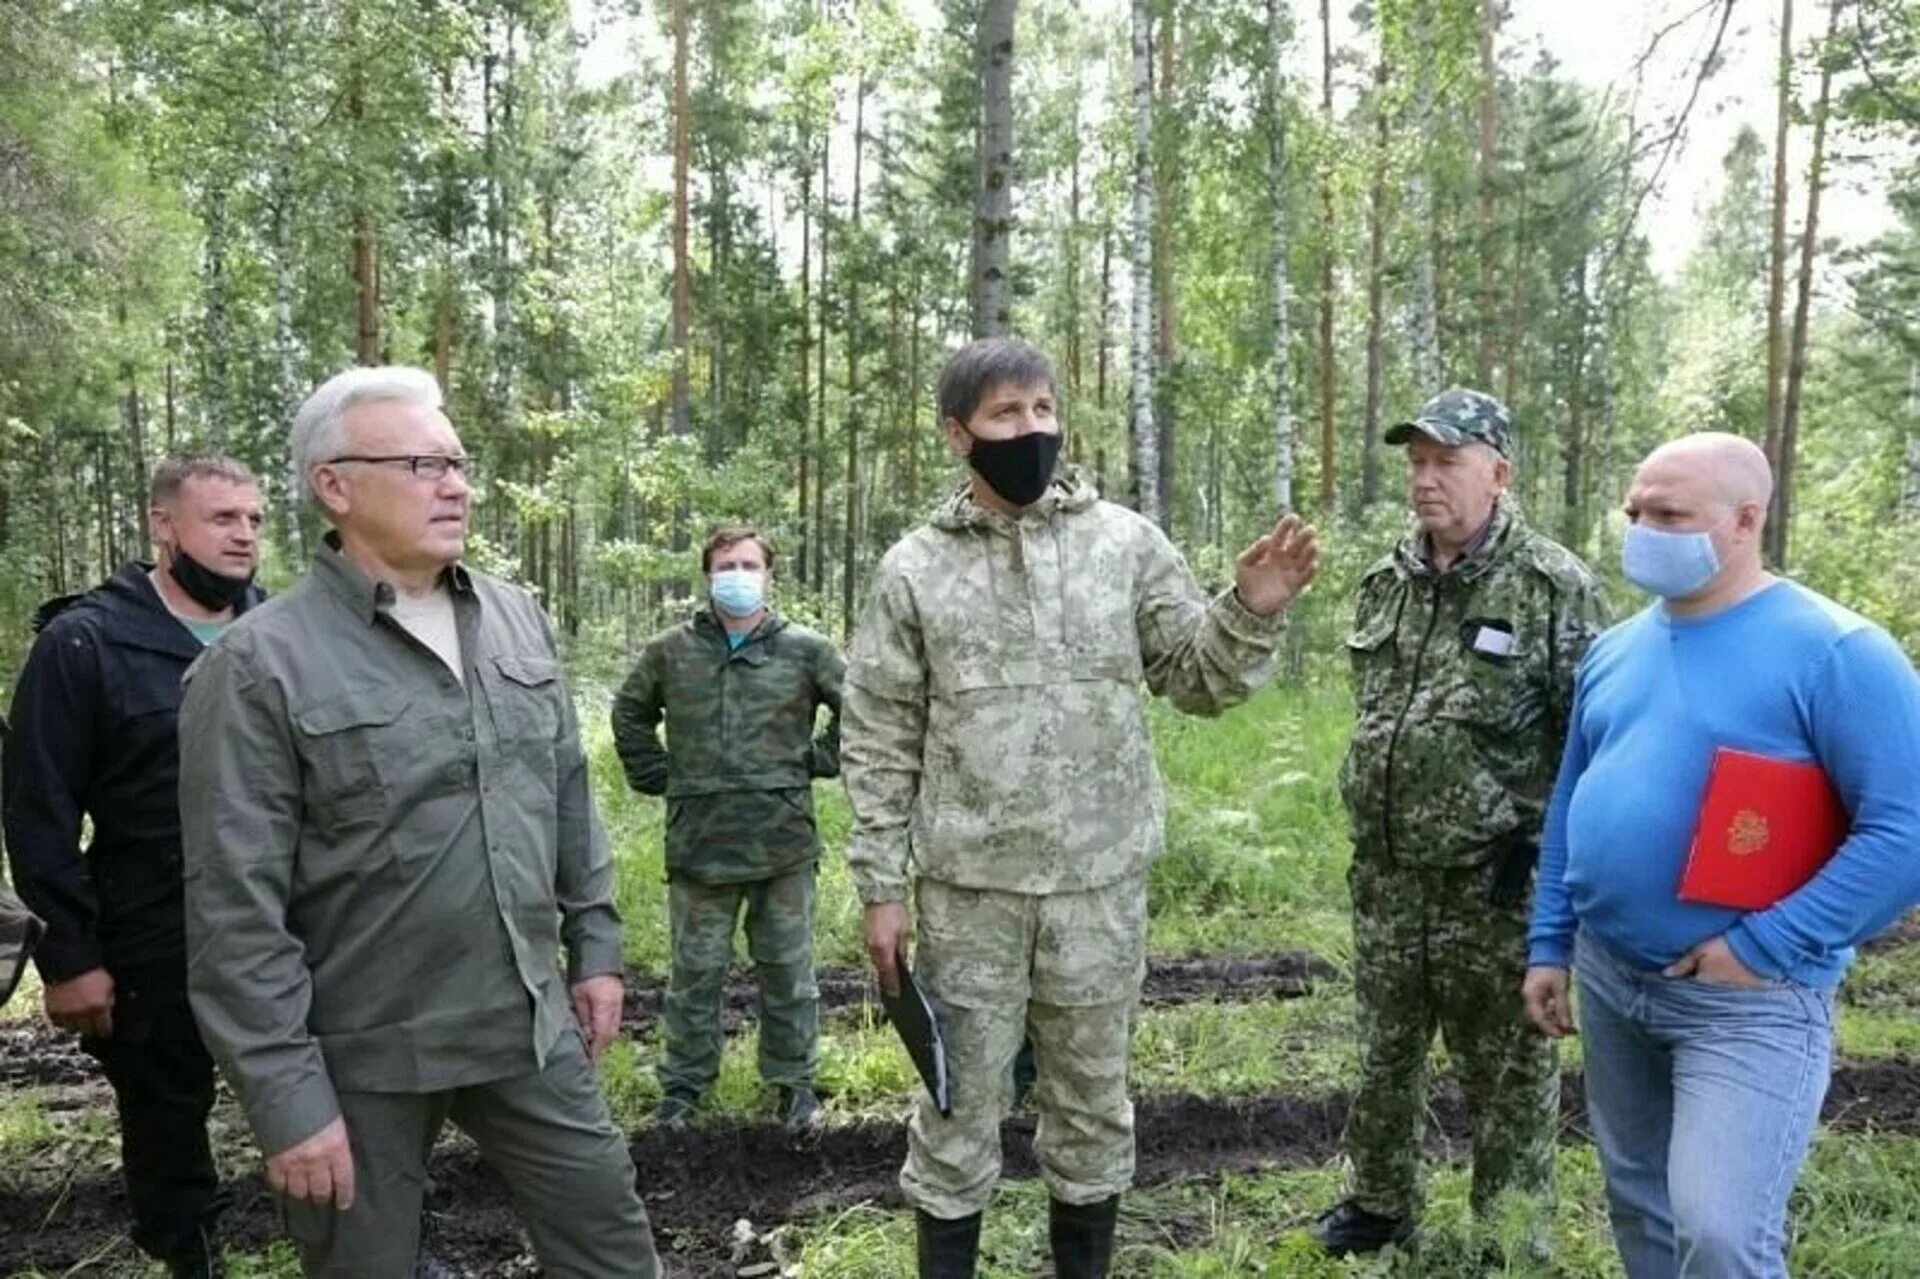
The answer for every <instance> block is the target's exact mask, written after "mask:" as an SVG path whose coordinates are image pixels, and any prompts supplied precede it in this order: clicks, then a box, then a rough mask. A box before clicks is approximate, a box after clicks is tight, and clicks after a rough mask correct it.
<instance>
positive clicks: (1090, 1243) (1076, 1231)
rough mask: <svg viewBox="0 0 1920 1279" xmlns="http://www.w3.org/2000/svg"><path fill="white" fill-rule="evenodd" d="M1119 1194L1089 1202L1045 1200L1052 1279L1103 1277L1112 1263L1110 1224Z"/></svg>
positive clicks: (1116, 1212)
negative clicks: (1076, 1202) (1051, 1260)
mask: <svg viewBox="0 0 1920 1279" xmlns="http://www.w3.org/2000/svg"><path fill="white" fill-rule="evenodd" d="M1119 1219H1120V1196H1119V1195H1109V1196H1107V1197H1106V1198H1105V1199H1102V1200H1099V1201H1098V1202H1096V1203H1090V1204H1070V1203H1062V1202H1061V1201H1060V1200H1058V1199H1053V1200H1049V1201H1048V1203H1047V1239H1048V1241H1049V1242H1050V1243H1052V1245H1053V1273H1054V1277H1055V1279H1107V1269H1108V1267H1110V1266H1111V1265H1112V1264H1113V1227H1114V1223H1115V1222H1117V1221H1118V1220H1119Z"/></svg>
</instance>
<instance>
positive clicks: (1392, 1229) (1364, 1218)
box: [1307, 1199, 1413, 1257]
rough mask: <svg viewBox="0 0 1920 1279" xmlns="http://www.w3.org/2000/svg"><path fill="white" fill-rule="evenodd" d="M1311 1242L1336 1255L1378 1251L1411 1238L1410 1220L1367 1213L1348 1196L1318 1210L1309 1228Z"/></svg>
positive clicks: (1344, 1255)
mask: <svg viewBox="0 0 1920 1279" xmlns="http://www.w3.org/2000/svg"><path fill="white" fill-rule="evenodd" d="M1307 1233H1308V1234H1310V1235H1312V1236H1313V1238H1314V1242H1316V1243H1318V1244H1319V1245H1320V1246H1321V1247H1322V1248H1325V1249H1326V1250H1327V1251H1328V1252H1330V1253H1332V1254H1333V1255H1334V1256H1336V1257H1350V1256H1354V1255H1356V1254H1361V1253H1369V1252H1379V1251H1380V1250H1381V1249H1382V1248H1384V1247H1386V1246H1387V1245H1388V1244H1403V1243H1408V1242H1410V1241H1411V1240H1412V1239H1413V1223H1412V1222H1411V1221H1408V1220H1406V1219H1405V1218H1403V1217H1383V1216H1381V1215H1380V1214H1379V1213H1377V1212H1368V1211H1367V1210H1366V1209H1365V1208H1362V1207H1361V1206H1360V1205H1359V1204H1357V1203H1355V1202H1354V1201H1353V1200H1351V1199H1349V1200H1347V1201H1346V1202H1345V1203H1340V1204H1335V1205H1334V1206H1333V1207H1331V1208H1329V1209H1327V1210H1326V1211H1325V1212H1323V1213H1321V1214H1320V1215H1319V1217H1317V1218H1316V1219H1315V1220H1314V1223H1313V1226H1312V1228H1311V1229H1309V1230H1308V1232H1307Z"/></svg>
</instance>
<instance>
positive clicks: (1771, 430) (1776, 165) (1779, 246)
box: [1765, 0, 1793, 470]
mask: <svg viewBox="0 0 1920 1279" xmlns="http://www.w3.org/2000/svg"><path fill="white" fill-rule="evenodd" d="M1778 72H1779V84H1778V95H1779V102H1778V106H1777V108H1776V113H1777V114H1776V122H1775V125H1774V133H1773V223H1772V234H1771V237H1770V238H1769V240H1768V250H1767V253H1768V257H1767V388H1766V436H1765V446H1766V451H1767V461H1768V462H1769V463H1771V464H1772V465H1773V467H1774V468H1775V469H1776V470H1778V469H1779V466H1780V422H1781V418H1782V416H1783V414H1782V409H1783V408H1784V407H1785V406H1784V404H1783V403H1782V399H1783V397H1782V394H1781V392H1782V389H1783V388H1782V385H1781V384H1782V381H1783V378H1784V373H1785V366H1786V354H1787V352H1786V323H1785V319H1786V316H1785V306H1786V297H1787V131H1788V126H1789V124H1790V123H1791V121H1792V118H1793V0H1780V65H1779V68H1778Z"/></svg>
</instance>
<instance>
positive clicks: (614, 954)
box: [567, 927, 621, 985]
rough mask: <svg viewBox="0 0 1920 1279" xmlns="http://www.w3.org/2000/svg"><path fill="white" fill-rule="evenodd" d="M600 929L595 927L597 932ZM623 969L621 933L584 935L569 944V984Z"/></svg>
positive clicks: (616, 930)
mask: <svg viewBox="0 0 1920 1279" xmlns="http://www.w3.org/2000/svg"><path fill="white" fill-rule="evenodd" d="M598 931H599V930H598V929H595V932H596V934H597V933H598ZM620 971H621V961H620V935H619V930H618V928H617V927H616V928H615V930H614V935H613V936H611V937H603V936H598V935H595V936H591V937H583V938H580V939H578V940H576V941H573V942H570V943H568V945H567V984H568V985H572V984H574V983H575V982H582V981H585V980H586V979H587V978H589V977H604V976H605V975H607V974H608V973H617V972H620Z"/></svg>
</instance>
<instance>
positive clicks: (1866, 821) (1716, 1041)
mask: <svg viewBox="0 0 1920 1279" xmlns="http://www.w3.org/2000/svg"><path fill="white" fill-rule="evenodd" d="M1772 487H1773V485H1772V476H1771V475H1770V473H1769V471H1768V469H1767V462H1766V458H1765V457H1764V456H1762V454H1761V452H1760V450H1759V449H1757V448H1755V447H1754V446H1753V445H1752V444H1751V443H1749V442H1747V441H1746V440H1743V439H1741V438H1739V437H1737V436H1731V435H1718V434H1702V435H1690V436H1687V437H1685V438H1683V439H1679V440H1675V441H1673V442H1672V443H1670V444H1667V445H1664V446H1662V447H1661V448H1659V449H1656V450H1655V451H1654V452H1653V454H1652V455H1651V456H1649V457H1648V458H1647V460H1646V461H1645V462H1643V463H1642V464H1641V466H1640V468H1639V470H1638V471H1637V472H1636V473H1635V474H1634V478H1633V486H1632V488H1631V489H1630V490H1629V491H1628V493H1627V501H1626V513H1627V518H1628V520H1629V521H1631V527H1629V528H1628V530H1627V536H1626V542H1625V546H1624V548H1623V553H1622V558H1623V562H1624V563H1623V566H1624V568H1625V571H1626V576H1627V578H1628V580H1630V581H1631V582H1633V583H1634V584H1635V585H1637V586H1639V587H1640V588H1641V589H1643V590H1645V591H1647V592H1648V593H1650V594H1652V595H1655V596H1657V597H1658V598H1657V599H1656V600H1655V601H1654V602H1653V603H1652V604H1651V605H1649V606H1648V607H1647V608H1646V609H1644V610H1642V611H1641V612H1640V613H1639V614H1637V615H1636V616H1634V617H1633V618H1632V619H1630V620H1629V621H1626V622H1623V623H1622V624H1620V625H1619V626H1616V627H1614V628H1613V629H1612V630H1610V631H1608V632H1606V633H1605V634H1604V635H1602V636H1601V637H1600V638H1599V640H1597V641H1596V642H1595V643H1594V645H1593V647H1592V648H1591V649H1590V650H1588V653H1587V656H1586V659H1585V660H1584V661H1583V662H1582V663H1581V667H1580V672H1579V677H1578V679H1577V681H1576V684H1575V695H1574V710H1573V722H1572V725H1571V727H1570V729H1569V731H1568V734H1567V746H1566V756H1565V759H1564V760H1563V761H1562V764H1561V769H1560V777H1559V781H1558V783H1557V785H1556V787H1555V790H1554V796H1553V802H1552V804H1551V805H1550V806H1549V808H1548V812H1547V825H1546V832H1545V835H1544V837H1543V838H1542V840H1541V846H1540V880H1539V885H1538V888H1537V890H1536V893H1535V897H1534V909H1533V923H1532V927H1531V929H1530V931H1529V935H1528V950H1529V957H1528V958H1529V964H1530V967H1529V969H1528V971H1527V978H1526V985H1525V997H1526V1003H1527V1012H1528V1015H1529V1016H1530V1017H1531V1018H1532V1020H1533V1022H1534V1024H1535V1025H1536V1026H1537V1027H1538V1028H1539V1029H1540V1030H1541V1032H1542V1033H1544V1034H1546V1035H1549V1036H1553V1037H1559V1036H1563V1035H1569V1034H1572V1033H1574V1014H1573V1009H1572V1007H1571V1005H1570V1003H1569V988H1570V984H1577V985H1578V987H1579V991H1580V1000H1579V1010H1578V1012H1579V1019H1578V1020H1579V1029H1580V1033H1581V1034H1582V1036H1583V1037H1584V1040H1585V1051H1584V1054H1583V1057H1584V1063H1585V1071H1586V1089H1587V1108H1588V1111H1589V1113H1590V1114H1591V1116H1592V1121H1593V1135H1594V1142H1595V1145H1596V1147H1597V1148H1598V1150H1599V1154H1600V1161H1601V1167H1602V1170H1603V1171H1604V1173H1605V1174H1606V1179H1607V1200H1608V1206H1609V1210H1610V1214H1611V1217H1612V1222H1613V1233H1614V1241H1615V1243H1616V1244H1617V1245H1618V1247H1619V1249H1620V1254H1621V1258H1622V1260H1623V1261H1624V1262H1625V1265H1626V1272H1627V1275H1628V1279H1676V1277H1678V1276H1685V1277H1688V1279H1694V1277H1698V1279H1774V1277H1776V1276H1785V1275H1786V1273H1787V1266H1786V1212H1787V1198H1788V1195H1789V1193H1790V1192H1791V1191H1792V1189H1793V1183H1794V1179H1795V1176H1796V1175H1797V1173H1798V1171H1799V1167H1800V1163H1801V1161H1802V1160H1803V1159H1804V1158H1805V1156H1806V1152H1807V1147H1808V1144H1809V1142H1810V1140H1811V1138H1812V1135H1813V1130H1814V1123H1815V1121H1816V1119H1817V1118H1818V1116H1819V1113H1820V1102H1821V1099H1822V1097H1823V1096H1824V1094H1825V1092H1826V1087H1827V1077H1828V1072H1829V1060H1830V1057H1831V1054H1832V1048H1833V991H1834V987H1835V986H1836V985H1837V984H1838V982H1839V980H1840V976H1841V974H1842V973H1843V972H1844V971H1845V970H1846V967H1847V965H1848V963H1849V962H1851V960H1852V959H1853V947H1854V946H1855V945H1856V944H1857V943H1858V942H1859V941H1860V940H1861V939H1862V938H1865V937H1869V936H1871V935H1872V934H1873V933H1875V932H1877V931H1879V930H1880V929H1881V928H1883V927H1885V926H1886V925H1887V924H1888V923H1890V922H1891V921H1893V920H1894V919H1895V918H1897V917H1898V916H1899V915H1901V914H1902V913H1903V912H1905V911H1906V910H1907V909H1908V908H1910V907H1911V906H1913V905H1914V903H1915V902H1916V901H1920V787H1917V786H1916V785H1915V783H1914V778H1915V777H1916V776H1920V680H1916V678H1915V676H1914V672H1913V667H1912V666H1911V665H1910V664H1909V663H1908V661H1907V658H1906V656H1905V655H1904V654H1903V653H1902V652H1901V651H1900V649H1899V647H1898V646H1897V645H1896V644H1895V643H1894V642H1893V640H1892V639H1891V638H1889V637H1888V635H1887V633H1886V632H1885V631H1883V630H1881V629H1880V628H1879V627H1878V626H1875V625H1873V624H1872V623H1871V622H1868V621H1867V620H1866V619H1864V618H1862V617H1860V616H1858V615H1856V614H1854V613H1851V612H1849V611H1848V610H1846V609H1844V608H1842V607H1840V606H1839V605H1838V604H1835V603H1834V602H1832V601H1831V600H1828V599H1826V598H1824V597H1822V596H1820V595H1817V594H1815V593H1814V592H1813V591H1810V590H1808V589H1806V588H1805V587H1803V586H1800V585H1799V584H1797V583H1794V582H1790V581H1782V580H1780V579H1778V578H1775V577H1774V576H1773V575H1772V574H1770V573H1768V572H1767V571H1766V570H1765V569H1764V568H1763V567H1762V566H1761V563H1760V532H1761V527H1762V525H1763V524H1764V523H1765V520H1766V511H1767V498H1768V496H1769V494H1770V492H1771V490H1772ZM1722 747H1726V748H1732V749H1736V750H1741V751H1747V752H1753V753H1757V754H1760V755H1765V756H1770V757H1772V758H1774V759H1778V760H1786V761H1795V762H1808V763H1813V764H1817V765H1818V766H1819V767H1820V768H1821V769H1822V770H1823V771H1824V772H1825V773H1826V775H1827V777H1828V779H1829V780H1830V781H1831V782H1832V784H1833V787H1834V790H1835V791H1836V792H1837V793H1838V795H1839V797H1840V799H1841V802H1842V803H1843V804H1844V806H1845V808H1846V810H1847V813H1848V814H1849V815H1850V817H1851V826H1850V831H1849V833H1848V835H1847V836H1846V838H1845V840H1844V842H1843V843H1841V845H1840V847H1839V849H1838V851H1837V852H1835V853H1834V855H1833V857H1832V859H1831V860H1830V861H1828V862H1827V863H1826V865H1825V867H1824V868H1823V869H1822V870H1821V871H1820V872H1819V873H1818V874H1817V875H1815V876H1814V878H1813V879H1812V880H1811V881H1810V882H1809V883H1807V884H1806V885H1805V886H1804V887H1802V888H1800V889H1799V890H1797V891H1795V892H1792V893H1789V894H1788V895H1786V896H1785V897H1782V898H1780V899H1779V900H1778V901H1777V902H1775V903H1774V904H1772V905H1771V906H1768V907H1766V908H1765V909H1760V910H1748V911H1743V910H1737V909H1731V908H1728V907H1723V906H1713V905H1705V904H1700V903H1698V902H1686V901H1682V900H1680V898H1679V895H1678V888H1677V886H1678V884H1679V881H1680V877H1681V871H1682V868H1683V867H1684V865H1685V863H1686V860H1687V855H1688V850H1689V848H1690V846H1691V844H1692V840H1693V833H1694V828H1695V826H1696V824H1697V822H1698V819H1699V814H1700V805H1701V799H1702V796H1703V794H1704V792H1705V790H1706V786H1707V776H1708V769H1709V767H1710V765H1711V764H1712V762H1713V758H1714V754H1715V752H1716V751H1717V750H1718V749H1719V748H1722ZM1570 969H1571V973H1572V983H1570V979H1569V970H1570Z"/></svg>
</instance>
